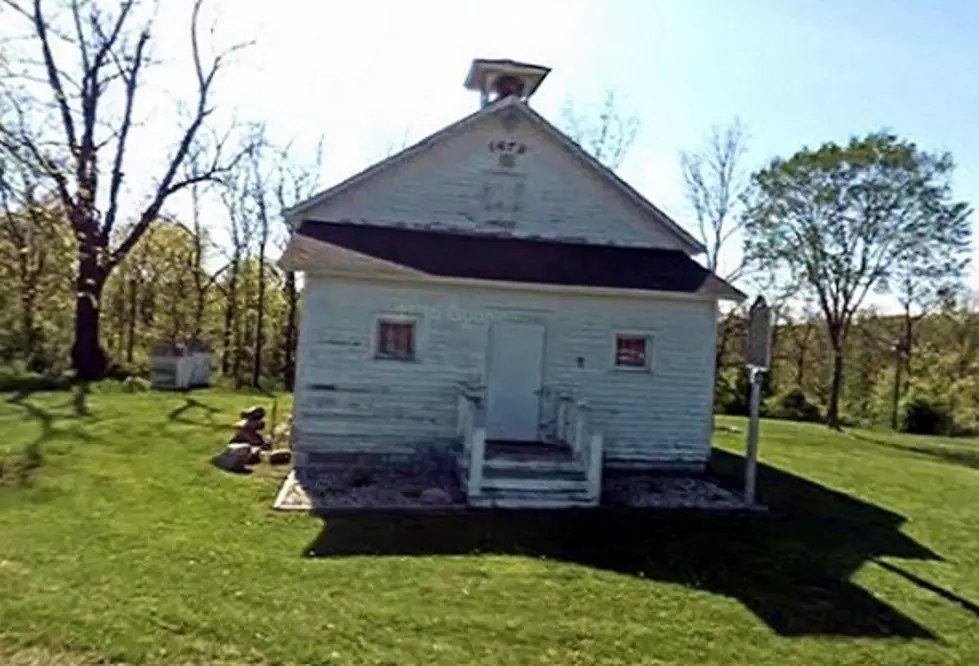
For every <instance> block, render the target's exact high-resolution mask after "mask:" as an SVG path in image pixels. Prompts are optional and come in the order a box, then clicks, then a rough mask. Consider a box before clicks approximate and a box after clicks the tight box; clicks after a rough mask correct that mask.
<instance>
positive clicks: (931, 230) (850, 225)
mask: <svg viewBox="0 0 979 666" xmlns="http://www.w3.org/2000/svg"><path fill="white" fill-rule="evenodd" d="M952 170H953V161H952V158H951V156H949V155H947V154H933V153H928V152H926V151H923V150H921V149H920V148H918V147H917V146H916V145H915V144H914V143H911V142H908V141H904V140H901V139H899V138H898V137H896V136H894V135H891V134H887V133H883V132H877V133H871V134H868V135H867V136H865V137H862V138H853V139H852V140H851V141H850V142H849V143H847V144H846V145H838V144H835V143H826V144H824V145H822V146H821V147H819V148H817V149H815V150H811V149H803V150H801V151H799V152H798V153H796V154H795V155H793V156H792V157H790V158H788V159H781V158H778V159H775V160H773V161H772V162H771V164H770V165H769V166H768V167H767V168H765V169H763V170H761V171H759V172H758V173H756V174H755V175H754V178H753V183H754V188H753V192H752V197H751V200H750V207H749V213H748V215H747V216H746V220H745V227H744V234H745V254H746V255H747V256H748V257H750V258H752V259H753V260H755V261H759V262H761V263H763V264H764V265H767V266H768V267H769V268H770V270H772V271H775V272H784V273H785V274H787V275H790V276H791V277H792V279H793V281H795V282H798V283H799V284H801V285H804V286H805V287H806V288H807V289H809V290H811V291H812V293H813V294H814V295H815V297H816V300H817V302H818V304H819V307H820V309H821V311H822V313H823V316H824V319H825V325H826V332H827V337H828V339H829V342H830V345H831V348H832V360H833V365H832V372H831V381H830V389H829V399H828V406H827V416H826V421H827V425H829V426H830V427H832V428H838V427H839V426H840V396H841V392H842V389H843V380H844V374H843V372H844V353H845V349H846V342H847V336H848V333H849V330H850V326H851V323H852V321H853V317H854V315H855V313H856V312H857V311H858V310H859V308H860V306H861V304H862V303H863V301H864V298H865V297H866V295H867V293H868V292H869V291H870V290H872V289H874V288H877V287H880V286H881V285H887V284H889V283H888V280H889V279H891V278H892V277H893V276H894V274H895V268H896V266H897V265H898V262H899V261H900V259H901V258H902V257H904V256H906V255H908V254H909V253H910V252H911V251H912V250H915V249H916V248H918V249H921V250H922V251H926V252H929V253H933V254H938V255H940V254H952V253H958V252H960V250H961V248H962V247H963V246H965V247H968V243H969V240H970V235H969V234H970V228H969V221H968V217H969V213H970V211H969V207H968V206H967V205H966V204H965V203H962V202H956V201H954V200H953V196H952V190H951V185H950V183H949V179H950V175H951V173H952Z"/></svg>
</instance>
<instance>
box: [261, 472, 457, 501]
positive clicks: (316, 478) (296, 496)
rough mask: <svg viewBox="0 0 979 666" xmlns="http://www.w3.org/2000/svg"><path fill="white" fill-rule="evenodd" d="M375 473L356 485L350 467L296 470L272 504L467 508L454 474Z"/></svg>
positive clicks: (287, 477) (289, 476) (286, 480)
mask: <svg viewBox="0 0 979 666" xmlns="http://www.w3.org/2000/svg"><path fill="white" fill-rule="evenodd" d="M371 473H372V474H371V476H372V477H373V478H372V480H371V482H370V483H363V485H354V484H351V482H350V470H349V469H329V468H325V469H311V468H303V469H299V470H297V469H293V470H292V471H290V472H289V474H288V476H286V478H285V481H283V483H282V487H281V488H280V489H279V492H278V494H277V495H276V498H275V501H274V502H273V504H272V506H273V508H275V509H278V510H281V511H322V510H334V509H343V510H369V511H386V510H404V509H413V510H420V509H427V510H440V511H444V510H446V509H465V508H466V500H465V497H464V496H463V493H462V489H461V488H460V487H459V484H458V482H457V481H456V480H455V478H453V477H451V476H450V475H439V476H438V477H437V478H433V476H432V475H420V474H413V473H411V472H410V471H406V470H402V469H398V468H393V467H392V468H387V469H385V468H380V469H377V468H375V469H372V470H371Z"/></svg>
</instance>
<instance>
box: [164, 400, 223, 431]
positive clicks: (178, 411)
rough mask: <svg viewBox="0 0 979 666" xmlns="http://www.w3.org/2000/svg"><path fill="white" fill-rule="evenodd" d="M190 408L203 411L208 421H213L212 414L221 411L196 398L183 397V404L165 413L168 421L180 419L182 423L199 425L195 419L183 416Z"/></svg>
mask: <svg viewBox="0 0 979 666" xmlns="http://www.w3.org/2000/svg"><path fill="white" fill-rule="evenodd" d="M191 410H201V411H203V412H204V413H205V414H206V415H207V420H208V422H213V421H214V415H215V414H217V413H219V412H220V411H221V410H220V409H218V408H217V407H212V406H211V405H208V404H206V403H203V402H201V401H200V400H198V399H196V398H184V404H182V405H180V406H179V407H176V408H174V409H172V410H170V412H169V413H168V414H167V419H169V420H170V421H180V422H182V423H189V424H193V425H199V423H198V422H196V421H191V420H190V419H186V418H184V414H186V413H187V412H189V411H191Z"/></svg>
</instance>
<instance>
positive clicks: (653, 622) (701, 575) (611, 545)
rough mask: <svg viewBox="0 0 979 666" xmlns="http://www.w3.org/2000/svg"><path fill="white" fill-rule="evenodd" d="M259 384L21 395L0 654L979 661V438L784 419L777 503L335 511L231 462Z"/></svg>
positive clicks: (774, 450) (0, 485)
mask: <svg viewBox="0 0 979 666" xmlns="http://www.w3.org/2000/svg"><path fill="white" fill-rule="evenodd" d="M287 402H288V400H287V398H285V397H283V398H281V399H280V401H279V414H280V415H281V414H284V413H285V407H286V406H287ZM251 403H260V404H265V405H269V404H270V400H269V399H268V398H262V397H260V396H254V395H252V396H242V395H237V396H236V395H233V394H229V393H222V392H216V391H213V392H212V391H203V392H195V393H193V394H189V395H180V394H165V395H160V394H124V393H118V392H116V393H109V392H106V393H99V392H97V391H93V392H92V393H91V394H89V395H87V396H85V395H81V396H79V397H78V399H77V400H76V399H73V398H72V396H71V395H70V394H68V393H45V394H34V395H29V396H24V395H18V396H9V395H8V396H2V397H0V432H2V433H3V435H2V436H0V459H2V460H4V471H3V475H2V476H0V664H15V665H27V664H59V663H60V664H65V665H70V666H76V665H78V664H88V663H106V662H109V661H111V660H115V661H121V662H127V663H178V664H184V663H225V664H241V663H267V664H392V665H399V666H401V665H408V664H444V665H453V666H455V665H460V664H469V663H472V664H561V665H570V664H623V665H624V664H657V665H661V664H684V665H686V664H749V663H750V664H755V665H758V666H766V665H772V666H775V665H778V666H782V665H783V664H807V665H816V664H834V665H835V664H908V665H911V666H925V665H928V664H975V663H979V608H977V606H976V602H977V601H979V470H977V468H979V444H977V443H976V442H965V441H956V440H941V439H930V438H910V437H901V436H896V435H889V434H882V433H873V432H851V433H848V434H844V435H840V434H831V433H828V432H826V431H825V430H823V429H822V428H820V427H817V426H809V425H800V424H789V423H778V422H766V423H764V424H763V427H762V438H763V441H762V444H761V454H762V458H763V460H764V462H765V466H763V468H762V470H761V475H760V494H761V498H762V500H763V501H765V502H767V503H769V504H770V505H771V506H772V507H773V511H772V512H771V513H770V515H766V516H757V515H738V516H735V515H701V514H696V513H684V512H672V513H648V512H647V513H643V512H612V511H597V512H590V513H586V512H567V513H535V512H513V513H509V514H504V513H492V512H488V513H479V514H472V515H454V516H453V515H443V516H427V517H426V516H420V515H416V516H389V515H387V516H386V515H361V516H337V517H332V518H330V519H329V520H328V522H326V523H324V521H323V520H321V519H320V518H317V517H313V516H307V515H297V514H276V513H273V512H272V511H271V510H270V508H269V505H270V503H271V501H272V498H273V496H274V494H275V491H276V489H277V483H278V477H279V476H280V474H281V473H278V472H271V471H268V470H263V471H261V472H259V473H256V474H252V475H250V476H233V475H229V474H224V473H220V472H218V471H216V470H214V469H213V468H211V467H210V466H209V464H208V458H209V457H210V455H211V454H212V453H214V452H215V451H216V450H217V449H218V448H219V447H220V446H221V444H222V443H223V441H224V440H226V438H227V437H228V435H229V434H230V424H231V423H232V422H233V421H234V419H235V415H236V412H237V411H238V410H240V409H241V408H243V407H245V406H247V405H249V404H251ZM724 422H725V423H727V424H734V425H739V422H738V421H736V420H724ZM742 437H743V436H742V435H741V434H719V436H718V442H717V444H718V450H717V454H716V459H715V466H716V468H717V469H718V470H719V472H720V473H723V474H731V475H736V474H737V473H738V471H739V469H740V459H739V458H738V457H737V455H736V453H737V452H738V451H739V450H740V449H741V448H742V446H743V444H742ZM28 447H32V448H33V450H34V452H33V454H32V460H33V462H32V463H28V462H27V458H26V457H25V455H24V451H25V449H26V448H28ZM100 659H101V660H103V661H102V662H98V660H100Z"/></svg>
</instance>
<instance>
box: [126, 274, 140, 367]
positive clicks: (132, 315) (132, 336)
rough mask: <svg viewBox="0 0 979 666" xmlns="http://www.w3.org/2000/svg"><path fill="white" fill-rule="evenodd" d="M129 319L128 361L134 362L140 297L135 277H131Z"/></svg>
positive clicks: (127, 336) (127, 337)
mask: <svg viewBox="0 0 979 666" xmlns="http://www.w3.org/2000/svg"><path fill="white" fill-rule="evenodd" d="M128 286H129V321H127V322H126V324H127V326H128V328H129V330H128V332H127V335H126V363H132V362H133V349H134V348H135V346H136V317H137V316H138V312H137V307H136V306H137V304H138V302H139V301H138V298H139V293H138V289H139V284H138V283H137V281H136V279H135V278H130V279H129V283H128Z"/></svg>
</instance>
